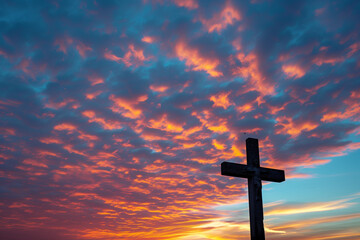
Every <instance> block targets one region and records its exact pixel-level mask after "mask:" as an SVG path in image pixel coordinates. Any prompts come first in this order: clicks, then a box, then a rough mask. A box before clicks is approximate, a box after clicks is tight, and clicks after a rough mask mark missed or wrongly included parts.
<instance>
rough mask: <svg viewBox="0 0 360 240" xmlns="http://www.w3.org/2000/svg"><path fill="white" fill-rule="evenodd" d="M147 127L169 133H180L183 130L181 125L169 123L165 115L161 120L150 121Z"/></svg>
mask: <svg viewBox="0 0 360 240" xmlns="http://www.w3.org/2000/svg"><path fill="white" fill-rule="evenodd" d="M148 126H149V127H151V128H156V129H160V130H163V131H166V132H171V133H180V132H182V131H183V130H184V129H183V127H182V125H180V124H177V123H174V122H171V121H169V120H168V119H167V115H166V114H164V115H163V116H162V117H161V119H150V120H149V123H148Z"/></svg>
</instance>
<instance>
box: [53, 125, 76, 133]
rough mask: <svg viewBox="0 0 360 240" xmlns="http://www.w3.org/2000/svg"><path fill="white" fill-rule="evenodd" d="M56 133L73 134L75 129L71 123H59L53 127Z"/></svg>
mask: <svg viewBox="0 0 360 240" xmlns="http://www.w3.org/2000/svg"><path fill="white" fill-rule="evenodd" d="M54 129H55V130H57V131H68V132H69V133H73V132H74V131H76V130H77V127H76V126H75V125H73V124H71V123H61V124H58V125H56V126H55V127H54Z"/></svg>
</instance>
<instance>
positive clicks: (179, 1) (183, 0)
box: [173, 0, 199, 10]
mask: <svg viewBox="0 0 360 240" xmlns="http://www.w3.org/2000/svg"><path fill="white" fill-rule="evenodd" d="M173 2H174V3H175V4H176V5H177V6H179V7H185V8H187V9H190V10H193V9H196V8H198V7H199V4H198V2H197V0H173Z"/></svg>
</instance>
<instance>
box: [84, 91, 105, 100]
mask: <svg viewBox="0 0 360 240" xmlns="http://www.w3.org/2000/svg"><path fill="white" fill-rule="evenodd" d="M101 93H102V91H101V90H98V91H95V92H90V93H85V96H86V98H87V99H90V100H92V99H95V98H96V97H97V96H99V95H100V94H101Z"/></svg>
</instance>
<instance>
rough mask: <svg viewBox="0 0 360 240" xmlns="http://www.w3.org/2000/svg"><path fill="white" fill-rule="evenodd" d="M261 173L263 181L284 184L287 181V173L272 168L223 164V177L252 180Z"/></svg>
mask: <svg viewBox="0 0 360 240" xmlns="http://www.w3.org/2000/svg"><path fill="white" fill-rule="evenodd" d="M257 171H258V172H259V173H260V174H259V175H260V178H261V180H265V181H271V182H283V181H285V172H284V171H283V170H277V169H272V168H263V167H260V168H257V167H251V166H248V165H244V164H239V163H231V162H222V163H221V175H226V176H232V177H243V178H250V177H253V176H255V175H256V172H257Z"/></svg>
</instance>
